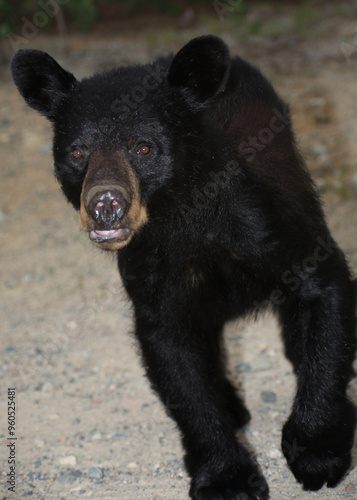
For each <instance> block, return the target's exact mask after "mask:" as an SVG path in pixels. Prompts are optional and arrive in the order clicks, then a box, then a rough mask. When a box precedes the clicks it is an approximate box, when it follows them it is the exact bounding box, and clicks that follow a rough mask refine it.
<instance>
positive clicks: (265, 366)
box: [251, 357, 272, 372]
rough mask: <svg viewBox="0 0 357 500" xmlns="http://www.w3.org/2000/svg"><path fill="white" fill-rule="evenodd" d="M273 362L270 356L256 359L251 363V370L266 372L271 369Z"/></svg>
mask: <svg viewBox="0 0 357 500" xmlns="http://www.w3.org/2000/svg"><path fill="white" fill-rule="evenodd" d="M271 369H272V364H271V361H270V359H269V358H266V357H262V358H259V359H256V360H254V361H253V362H252V363H251V371H252V372H264V371H266V370H271Z"/></svg>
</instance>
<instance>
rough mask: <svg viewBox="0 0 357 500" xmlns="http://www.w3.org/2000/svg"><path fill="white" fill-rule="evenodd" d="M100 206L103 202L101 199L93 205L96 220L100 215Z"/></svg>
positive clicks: (102, 205)
mask: <svg viewBox="0 0 357 500" xmlns="http://www.w3.org/2000/svg"><path fill="white" fill-rule="evenodd" d="M102 207H104V203H103V202H102V201H98V203H97V204H96V205H95V207H94V211H93V214H94V218H95V219H96V220H98V219H99V217H100V215H101V212H102Z"/></svg>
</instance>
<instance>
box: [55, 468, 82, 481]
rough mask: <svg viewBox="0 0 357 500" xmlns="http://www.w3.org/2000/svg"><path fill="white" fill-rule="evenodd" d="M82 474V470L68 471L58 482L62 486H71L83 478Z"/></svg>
mask: <svg viewBox="0 0 357 500" xmlns="http://www.w3.org/2000/svg"><path fill="white" fill-rule="evenodd" d="M81 475H82V473H81V471H80V470H72V471H66V472H63V473H62V474H61V475H60V476H59V478H58V479H57V481H58V482H59V483H61V484H69V483H74V482H75V481H77V479H79V478H80V477H81Z"/></svg>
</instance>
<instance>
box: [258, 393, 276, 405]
mask: <svg viewBox="0 0 357 500" xmlns="http://www.w3.org/2000/svg"><path fill="white" fill-rule="evenodd" d="M260 399H261V400H262V401H263V403H276V394H275V392H272V391H262V392H261V393H260Z"/></svg>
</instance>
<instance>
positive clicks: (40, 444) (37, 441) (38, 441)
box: [35, 438, 45, 448]
mask: <svg viewBox="0 0 357 500" xmlns="http://www.w3.org/2000/svg"><path fill="white" fill-rule="evenodd" d="M35 446H36V448H43V447H44V446H45V441H44V439H40V438H37V439H35Z"/></svg>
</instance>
